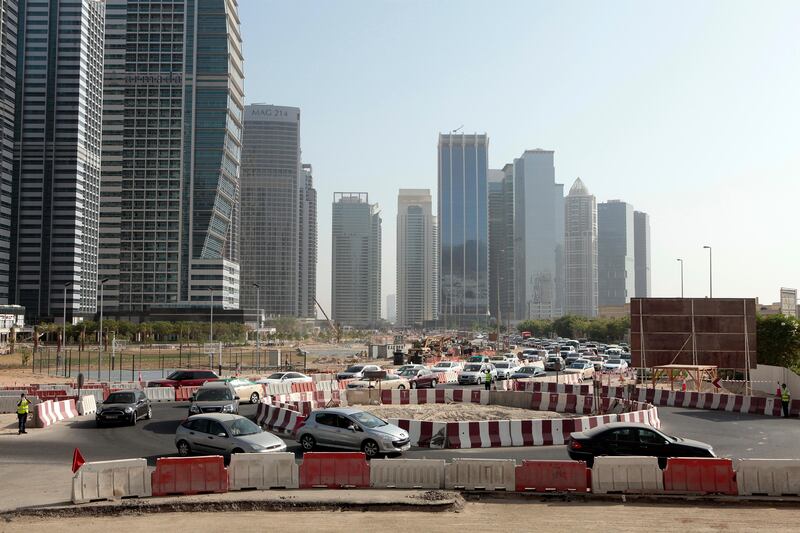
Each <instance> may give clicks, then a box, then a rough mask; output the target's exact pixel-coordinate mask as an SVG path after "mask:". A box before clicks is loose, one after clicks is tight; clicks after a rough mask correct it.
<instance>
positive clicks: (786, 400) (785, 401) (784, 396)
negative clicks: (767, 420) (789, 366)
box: [780, 383, 792, 418]
mask: <svg viewBox="0 0 800 533" xmlns="http://www.w3.org/2000/svg"><path fill="white" fill-rule="evenodd" d="M780 393H781V405H782V406H783V416H785V417H786V418H788V417H789V404H790V403H791V401H792V395H791V394H789V389H787V388H786V383H784V384H783V385H781V389H780Z"/></svg>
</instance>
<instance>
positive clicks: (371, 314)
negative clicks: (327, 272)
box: [331, 192, 381, 327]
mask: <svg viewBox="0 0 800 533" xmlns="http://www.w3.org/2000/svg"><path fill="white" fill-rule="evenodd" d="M332 219H333V235H332V237H333V239H332V242H331V249H332V252H333V254H332V255H333V269H332V273H331V278H332V283H331V308H332V309H331V318H332V319H333V320H334V321H335V322H337V323H339V324H342V325H345V326H353V327H375V325H377V323H378V321H379V320H380V318H381V216H380V210H379V209H378V205H377V204H370V203H369V195H368V194H367V193H365V192H336V193H334V194H333V217H332Z"/></svg>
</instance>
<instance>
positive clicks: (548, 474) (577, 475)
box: [514, 461, 592, 492]
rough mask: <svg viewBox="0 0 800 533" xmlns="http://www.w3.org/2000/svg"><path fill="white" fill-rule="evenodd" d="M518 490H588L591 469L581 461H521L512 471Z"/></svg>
mask: <svg viewBox="0 0 800 533" xmlns="http://www.w3.org/2000/svg"><path fill="white" fill-rule="evenodd" d="M514 479H515V482H514V484H515V490H517V491H518V492H524V491H530V492H588V491H589V490H590V489H591V487H592V471H591V470H590V469H589V468H587V467H586V463H584V462H583V461H522V464H521V465H519V466H517V467H516V469H515V472H514Z"/></svg>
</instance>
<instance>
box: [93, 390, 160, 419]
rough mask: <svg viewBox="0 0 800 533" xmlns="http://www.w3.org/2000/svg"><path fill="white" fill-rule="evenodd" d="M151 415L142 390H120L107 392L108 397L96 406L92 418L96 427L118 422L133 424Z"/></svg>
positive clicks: (149, 417) (151, 411)
mask: <svg viewBox="0 0 800 533" xmlns="http://www.w3.org/2000/svg"><path fill="white" fill-rule="evenodd" d="M152 417H153V409H152V407H150V400H148V399H147V396H145V395H144V392H142V391H140V390H120V391H115V392H112V393H111V394H109V395H108V398H106V399H105V401H103V403H101V404H100V405H98V406H97V412H96V413H95V415H94V420H95V423H96V424H97V427H103V426H104V425H105V424H108V423H119V422H123V423H126V424H130V425H132V426H133V425H136V422H137V421H138V420H139V419H140V418H144V419H146V420H150V419H151V418H152Z"/></svg>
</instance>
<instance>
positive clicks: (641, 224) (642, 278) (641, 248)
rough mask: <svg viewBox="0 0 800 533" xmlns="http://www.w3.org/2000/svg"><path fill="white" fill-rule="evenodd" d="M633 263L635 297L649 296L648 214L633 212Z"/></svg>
mask: <svg viewBox="0 0 800 533" xmlns="http://www.w3.org/2000/svg"><path fill="white" fill-rule="evenodd" d="M633 241H634V242H633V250H634V253H633V256H634V257H633V263H634V270H635V271H636V297H637V298H647V297H649V296H650V215H648V214H647V213H645V212H643V211H634V212H633Z"/></svg>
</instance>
